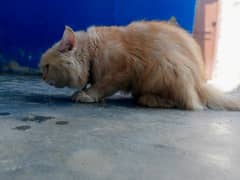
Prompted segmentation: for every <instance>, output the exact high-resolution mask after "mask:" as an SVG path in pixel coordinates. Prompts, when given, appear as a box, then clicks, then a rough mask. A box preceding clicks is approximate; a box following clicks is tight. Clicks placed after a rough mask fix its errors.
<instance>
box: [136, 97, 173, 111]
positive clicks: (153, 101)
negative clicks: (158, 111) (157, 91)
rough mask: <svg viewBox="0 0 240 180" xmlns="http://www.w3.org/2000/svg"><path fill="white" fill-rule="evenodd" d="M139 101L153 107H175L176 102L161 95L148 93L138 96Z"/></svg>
mask: <svg viewBox="0 0 240 180" xmlns="http://www.w3.org/2000/svg"><path fill="white" fill-rule="evenodd" d="M138 103H139V104H140V105H143V106H147V107H151V108H174V107H176V104H175V103H174V102H173V101H171V100H167V99H162V98H161V97H160V96H157V95H151V94H146V95H142V96H140V97H139V98H138Z"/></svg>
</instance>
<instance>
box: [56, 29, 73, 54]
mask: <svg viewBox="0 0 240 180" xmlns="http://www.w3.org/2000/svg"><path fill="white" fill-rule="evenodd" d="M75 46H76V35H75V33H74V31H73V30H72V28H70V27H69V26H65V30H64V33H63V37H62V40H61V41H60V44H59V47H58V49H59V51H60V52H67V51H71V50H72V49H74V47H75Z"/></svg>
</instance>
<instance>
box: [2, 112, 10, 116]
mask: <svg viewBox="0 0 240 180" xmlns="http://www.w3.org/2000/svg"><path fill="white" fill-rule="evenodd" d="M9 115H10V113H9V112H0V116H9Z"/></svg>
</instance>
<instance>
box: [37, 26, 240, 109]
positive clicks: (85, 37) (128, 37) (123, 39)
mask: <svg viewBox="0 0 240 180" xmlns="http://www.w3.org/2000/svg"><path fill="white" fill-rule="evenodd" d="M40 66H41V69H42V71H43V79H44V80H45V81H46V82H48V83H49V84H51V85H54V86H56V87H65V86H68V87H72V88H78V89H79V91H77V92H76V93H74V95H73V100H74V101H77V102H87V103H92V102H98V101H100V100H101V99H103V98H105V97H107V96H110V95H112V94H114V93H115V92H117V91H119V90H121V91H125V92H129V93H131V94H132V95H133V97H134V98H135V99H136V101H137V102H138V103H139V104H141V105H143V106H147V107H160V108H174V107H177V108H180V109H187V110H199V109H205V108H212V109H226V110H239V109H240V104H239V103H238V102H237V101H235V100H233V99H230V98H228V97H226V96H225V95H224V94H223V93H222V92H220V91H218V90H216V89H214V88H213V87H210V86H209V85H207V84H206V79H205V76H204V65H203V58H202V54H201V49H200V47H199V45H198V44H197V43H196V41H195V40H194V39H193V38H192V37H191V36H190V35H189V34H188V33H187V32H186V31H184V30H183V29H181V28H180V27H178V26H176V25H173V24H171V23H167V22H157V21H149V22H145V21H140V22H133V23H131V24H129V25H128V26H126V27H121V26H120V27H117V26H112V27H91V28H89V29H88V30H87V31H86V32H84V31H79V32H73V31H72V29H71V28H69V27H66V29H65V32H64V35H63V38H62V40H61V41H60V42H58V43H57V44H55V45H54V46H53V47H52V48H50V49H49V50H48V51H47V52H46V53H44V54H43V56H42V59H41V63H40ZM87 84H90V87H88V88H86V87H87Z"/></svg>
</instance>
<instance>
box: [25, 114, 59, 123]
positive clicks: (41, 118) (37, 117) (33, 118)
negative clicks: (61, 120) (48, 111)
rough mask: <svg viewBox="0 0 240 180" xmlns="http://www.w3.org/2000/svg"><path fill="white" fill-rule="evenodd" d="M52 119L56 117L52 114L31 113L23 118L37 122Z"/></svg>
mask: <svg viewBox="0 0 240 180" xmlns="http://www.w3.org/2000/svg"><path fill="white" fill-rule="evenodd" d="M50 119H55V118H54V117H51V116H38V115H29V116H27V117H24V118H22V121H33V122H37V123H42V122H45V121H47V120H50Z"/></svg>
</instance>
